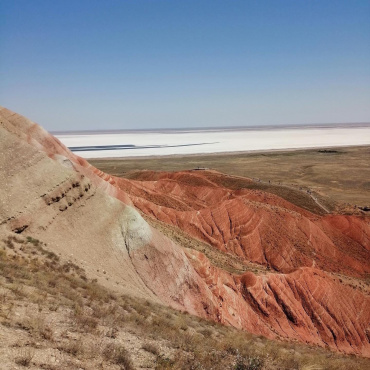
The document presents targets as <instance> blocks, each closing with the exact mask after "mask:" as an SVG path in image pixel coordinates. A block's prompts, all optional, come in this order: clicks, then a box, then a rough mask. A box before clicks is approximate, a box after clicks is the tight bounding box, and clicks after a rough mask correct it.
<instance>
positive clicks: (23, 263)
mask: <svg viewBox="0 0 370 370" xmlns="http://www.w3.org/2000/svg"><path fill="white" fill-rule="evenodd" d="M7 240H8V239H6V240H5V242H3V249H1V253H0V271H1V275H0V301H1V305H0V325H2V327H3V328H4V330H6V332H7V333H11V334H8V335H10V337H9V338H10V339H11V338H12V336H14V338H18V341H17V349H16V353H15V355H14V356H13V357H12V358H11V359H10V360H9V361H13V364H14V363H15V364H17V365H19V366H36V367H38V368H49V369H63V368H79V367H81V368H109V369H134V368H135V367H136V366H138V365H140V366H147V367H149V368H156V369H215V370H217V369H220V370H221V369H222V370H224V369H262V368H263V369H310V368H311V369H314V368H315V369H343V370H344V369H348V368H356V369H367V368H368V366H369V362H368V361H367V360H366V359H362V358H355V357H350V356H341V355H338V354H335V353H332V352H329V351H326V350H324V349H320V348H313V347H308V346H304V345H298V344H292V343H287V342H277V341H269V340H267V339H265V338H263V337H258V336H255V335H251V334H248V333H246V332H243V331H239V330H236V329H233V328H230V327H226V326H222V325H219V324H216V323H212V322H208V321H205V320H202V319H200V318H198V317H195V316H192V315H189V314H186V313H181V312H178V311H175V310H172V309H170V308H168V307H164V306H161V305H158V304H153V303H151V302H147V301H145V300H141V299H136V298H132V297H127V296H116V295H115V294H112V293H111V292H110V291H108V290H106V289H105V288H103V287H101V286H99V285H98V284H97V283H96V282H93V281H91V280H88V279H87V278H86V276H85V274H84V272H83V271H82V270H81V269H80V268H79V267H78V266H73V265H71V264H66V263H64V262H62V261H59V260H57V259H56V258H55V257H52V256H49V255H48V254H46V253H43V251H42V250H41V249H40V247H41V248H43V249H44V247H45V246H44V245H43V244H41V242H39V244H38V245H37V243H34V242H29V241H27V240H18V241H14V240H13V239H11V241H12V244H13V245H12V247H9V246H8V245H9V243H8V242H7ZM35 251H36V253H35V254H34V253H33V252H35ZM66 266H68V268H67V267H66ZM11 342H12V341H11V340H9V343H3V344H1V345H0V356H3V357H4V358H7V357H6V356H7V355H6V354H7V353H9V352H10V351H9V348H10V347H11V346H12V344H11ZM7 346H8V347H7ZM33 346H35V347H37V356H35V355H34V354H35V352H34V348H33ZM51 350H53V351H55V355H50V356H49V355H46V354H47V353H49V352H50V351H51ZM48 351H49V352H48ZM12 353H13V354H14V352H12ZM43 353H44V355H42V354H43ZM53 353H54V352H53ZM55 358H57V359H58V361H57V362H56V360H55ZM145 361H146V363H145ZM8 365H9V366H7V367H8V368H11V363H10V362H9V363H8Z"/></svg>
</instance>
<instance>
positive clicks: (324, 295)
mask: <svg viewBox="0 0 370 370" xmlns="http://www.w3.org/2000/svg"><path fill="white" fill-rule="evenodd" d="M0 122H1V123H0V153H1V156H0V175H1V176H0V198H1V206H0V232H1V233H2V235H4V236H5V235H6V233H24V235H29V236H32V237H34V238H38V239H40V240H42V241H43V242H46V243H47V245H48V248H50V249H52V250H53V251H54V252H56V253H59V254H60V255H61V257H62V258H64V259H69V260H72V261H73V262H75V263H78V264H79V265H81V266H82V267H83V268H85V270H86V272H87V273H88V274H89V276H90V277H96V278H98V280H99V281H100V283H102V284H105V285H106V286H109V287H110V288H112V289H116V290H119V291H121V292H125V293H128V294H134V295H137V296H140V297H146V298H147V299H151V300H154V301H157V302H162V303H164V304H168V305H171V306H172V307H175V308H178V309H184V310H187V311H189V312H190V313H193V314H196V315H199V316H202V317H208V318H210V319H212V320H216V321H219V322H222V323H225V324H229V325H233V326H235V327H238V328H243V329H246V330H248V331H251V332H253V333H257V334H262V335H265V336H267V337H270V338H285V339H295V340H299V341H302V342H307V343H311V344H317V345H320V346H326V345H327V346H329V347H331V348H333V349H336V350H340V351H343V352H347V353H357V354H362V355H365V356H369V355H370V346H369V335H370V333H369V328H368V324H369V321H370V308H369V307H370V304H369V303H370V301H369V296H368V294H367V293H366V290H360V289H358V288H356V287H355V286H354V285H352V286H351V285H349V284H348V282H341V280H340V279H339V277H336V276H335V275H334V274H333V273H334V272H335V273H342V274H345V275H347V276H353V277H363V276H365V275H366V274H367V273H369V262H368V261H369V235H370V232H369V220H368V219H365V218H360V217H352V216H341V215H327V216H324V217H322V216H318V215H314V214H311V213H309V212H307V211H304V210H302V209H301V208H299V207H297V206H294V205H292V204H291V203H289V202H287V201H286V200H284V199H282V198H279V197H277V196H274V195H272V194H268V193H265V192H262V191H255V190H249V189H243V187H242V186H241V188H240V189H236V188H235V186H232V187H231V186H228V185H227V184H229V183H234V185H235V179H230V178H227V177H225V176H224V175H222V174H218V173H214V172H212V171H208V172H207V171H206V172H201V171H196V172H191V173H189V172H180V173H152V172H144V173H141V174H140V176H138V180H136V181H133V180H126V179H117V178H113V177H111V176H109V175H107V174H104V173H103V172H101V171H99V170H97V169H95V168H94V167H92V166H91V165H90V164H89V163H87V162H86V161H85V160H83V159H81V158H79V157H77V156H75V155H74V154H73V153H71V152H70V151H69V150H68V149H67V148H65V147H64V146H63V145H62V144H61V143H60V142H59V141H58V140H57V139H55V138H54V137H53V136H52V135H50V134H48V133H47V132H46V131H44V130H43V129H42V128H40V127H39V126H38V125H36V124H35V123H33V122H31V121H29V120H27V119H25V118H24V117H22V116H19V115H17V114H15V113H13V112H11V111H9V110H6V109H4V108H2V109H0ZM240 181H244V182H249V181H251V180H248V179H243V180H240V179H238V181H237V183H240ZM135 207H136V208H137V209H139V210H140V211H141V212H143V213H145V214H147V215H148V217H149V216H150V217H153V218H155V219H157V220H160V221H163V222H165V223H167V224H168V225H174V226H177V227H179V228H180V229H181V230H183V231H185V232H187V233H188V234H189V235H191V236H193V237H195V238H198V239H200V240H203V241H205V242H207V243H208V244H209V245H210V246H211V247H212V248H217V249H218V250H219V251H221V252H222V253H225V255H226V256H227V255H228V254H231V255H233V256H237V258H239V259H240V260H241V261H252V262H255V263H259V264H260V265H261V266H265V267H268V268H269V269H270V271H267V270H266V271H265V273H261V274H255V273H252V272H246V273H243V274H232V273H229V272H226V271H225V270H224V269H222V268H221V267H220V266H219V267H216V266H215V265H214V264H212V261H210V260H209V259H208V258H207V257H206V256H205V255H204V254H203V253H200V252H198V251H195V250H192V249H188V248H183V247H180V246H179V245H177V244H176V243H174V242H173V241H171V240H170V239H168V238H167V237H166V236H164V235H163V234H161V232H159V231H158V230H156V229H155V228H153V227H151V226H149V225H148V223H147V222H146V221H145V220H144V219H143V218H142V216H141V215H140V213H139V212H138V211H137V210H136V209H135Z"/></svg>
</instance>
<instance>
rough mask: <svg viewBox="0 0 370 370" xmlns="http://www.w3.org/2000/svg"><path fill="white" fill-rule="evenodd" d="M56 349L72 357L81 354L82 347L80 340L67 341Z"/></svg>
mask: <svg viewBox="0 0 370 370" xmlns="http://www.w3.org/2000/svg"><path fill="white" fill-rule="evenodd" d="M58 349H59V351H63V352H65V353H68V354H69V355H71V356H74V357H76V356H78V355H80V354H82V353H83V347H82V341H81V340H69V341H68V342H64V343H62V344H61V345H60V346H59V347H58Z"/></svg>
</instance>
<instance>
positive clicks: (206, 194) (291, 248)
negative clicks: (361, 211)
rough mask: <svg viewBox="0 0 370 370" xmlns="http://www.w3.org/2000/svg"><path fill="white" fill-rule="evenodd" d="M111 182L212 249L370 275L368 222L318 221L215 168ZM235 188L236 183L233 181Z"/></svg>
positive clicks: (289, 266)
mask: <svg viewBox="0 0 370 370" xmlns="http://www.w3.org/2000/svg"><path fill="white" fill-rule="evenodd" d="M136 177H137V178H138V179H139V180H126V179H121V178H116V183H117V184H118V186H119V187H120V189H122V190H123V191H125V192H126V193H127V194H128V195H129V196H130V198H131V200H132V202H133V204H134V205H135V207H136V208H138V209H140V210H141V211H142V212H143V213H145V214H146V215H148V216H151V217H153V218H155V219H158V220H160V221H162V222H165V223H167V224H170V225H174V226H177V227H179V228H180V229H181V230H183V231H185V232H187V233H188V234H190V235H191V236H193V237H195V238H198V239H200V240H202V241H204V242H206V243H209V244H210V245H212V246H214V247H216V248H218V249H219V250H221V251H223V252H225V253H229V254H233V255H235V256H238V257H239V258H241V259H243V260H246V261H251V262H256V263H259V264H262V265H265V266H268V267H270V268H272V269H274V270H276V271H279V272H290V271H292V270H294V269H295V268H298V267H302V266H305V267H318V268H320V269H323V270H325V271H328V272H336V273H341V274H346V275H350V276H354V277H361V276H362V277H364V276H365V275H366V274H368V273H370V265H369V257H370V256H369V249H370V218H369V217H364V216H363V217H359V216H344V215H327V216H319V215H316V214H312V213H310V212H308V211H306V210H303V209H301V208H299V207H297V206H295V205H293V204H291V203H289V202H288V201H286V200H284V199H282V198H280V197H278V196H276V195H273V194H270V193H266V192H263V191H259V190H250V189H243V188H242V186H243V181H251V180H248V179H243V180H242V181H240V185H241V188H240V189H238V190H232V189H230V188H228V187H225V186H223V185H222V184H225V183H226V184H227V180H228V177H227V176H226V175H222V174H220V173H217V172H214V171H187V172H177V173H155V172H150V171H145V172H141V173H138V174H137V176H136ZM233 187H234V188H235V184H233Z"/></svg>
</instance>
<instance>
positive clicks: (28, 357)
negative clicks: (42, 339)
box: [14, 347, 35, 367]
mask: <svg viewBox="0 0 370 370" xmlns="http://www.w3.org/2000/svg"><path fill="white" fill-rule="evenodd" d="M34 355H35V352H34V350H33V349H32V348H29V347H25V348H21V349H19V351H18V353H17V355H16V356H15V358H14V362H15V363H16V364H17V365H21V366H24V367H29V366H30V365H31V361H32V359H33V357H34Z"/></svg>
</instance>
